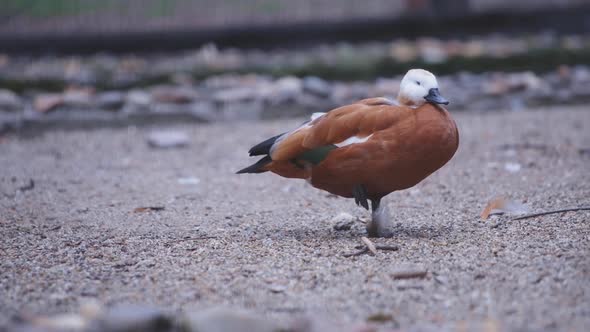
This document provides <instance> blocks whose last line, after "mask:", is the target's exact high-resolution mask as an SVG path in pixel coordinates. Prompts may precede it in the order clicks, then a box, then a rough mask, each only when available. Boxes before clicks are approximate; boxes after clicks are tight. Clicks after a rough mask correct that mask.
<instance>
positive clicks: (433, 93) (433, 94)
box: [424, 88, 449, 105]
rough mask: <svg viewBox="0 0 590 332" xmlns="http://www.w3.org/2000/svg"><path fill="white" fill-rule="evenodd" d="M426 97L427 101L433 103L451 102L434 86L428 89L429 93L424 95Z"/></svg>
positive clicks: (446, 103)
mask: <svg viewBox="0 0 590 332" xmlns="http://www.w3.org/2000/svg"><path fill="white" fill-rule="evenodd" d="M424 99H426V101H427V102H429V103H433V104H444V105H448V104H449V101H448V100H446V99H445V98H444V97H443V96H441V95H440V93H439V92H438V89H437V88H432V89H430V90H428V95H426V97H424Z"/></svg>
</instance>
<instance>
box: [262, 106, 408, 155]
mask: <svg viewBox="0 0 590 332" xmlns="http://www.w3.org/2000/svg"><path fill="white" fill-rule="evenodd" d="M405 108H406V107H405V106H399V105H397V104H396V103H395V102H393V101H390V100H389V99H386V98H370V99H364V100H361V101H359V102H356V103H354V104H351V105H347V106H343V107H339V108H336V109H334V110H332V111H330V112H328V113H325V114H323V115H321V116H318V117H316V118H315V119H314V120H312V121H310V122H308V123H305V124H304V125H302V126H301V127H299V128H297V129H295V130H293V131H291V132H289V133H286V134H284V135H282V136H281V137H279V138H277V139H276V140H275V142H274V144H273V145H272V146H271V147H270V149H269V155H270V157H271V158H272V160H273V161H296V160H303V161H307V162H311V163H312V164H317V163H319V162H320V161H321V160H323V158H325V157H326V156H327V154H328V153H329V152H330V151H331V150H333V149H337V148H343V147H346V146H349V145H352V144H360V143H364V142H366V141H367V140H368V139H370V138H371V136H372V135H373V134H374V133H376V132H377V131H379V130H383V129H386V128H389V127H391V126H392V125H393V124H394V123H395V122H396V121H398V120H399V118H400V115H402V114H403V113H404V112H402V111H403V110H404V109H405Z"/></svg>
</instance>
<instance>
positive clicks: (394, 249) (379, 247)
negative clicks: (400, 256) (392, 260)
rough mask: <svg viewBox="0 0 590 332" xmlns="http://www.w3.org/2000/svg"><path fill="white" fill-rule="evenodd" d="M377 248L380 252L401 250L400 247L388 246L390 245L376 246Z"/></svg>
mask: <svg viewBox="0 0 590 332" xmlns="http://www.w3.org/2000/svg"><path fill="white" fill-rule="evenodd" d="M375 248H377V249H378V250H388V251H397V250H399V247H398V246H388V245H380V244H378V245H376V246H375Z"/></svg>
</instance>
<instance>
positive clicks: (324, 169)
mask: <svg viewBox="0 0 590 332" xmlns="http://www.w3.org/2000/svg"><path fill="white" fill-rule="evenodd" d="M353 136H355V137H357V138H366V137H368V136H370V137H369V138H368V139H367V140H366V141H364V142H362V143H354V144H350V145H346V146H342V147H338V148H335V149H333V150H331V151H330V152H329V153H328V154H327V156H326V157H325V159H323V160H322V161H321V162H319V163H317V164H311V163H309V162H303V161H300V160H298V156H300V155H301V153H304V152H305V151H309V150H312V149H315V148H318V147H321V146H326V145H331V144H337V143H341V142H343V141H345V140H346V139H348V138H350V137H353ZM458 145H459V133H458V131H457V126H456V124H455V122H454V121H453V119H452V118H451V116H450V114H449V112H448V111H447V110H445V109H444V108H443V107H441V106H439V105H432V104H430V103H426V104H424V105H422V106H420V107H417V108H412V107H408V106H399V105H395V104H393V103H392V102H390V101H388V100H387V99H384V98H371V99H365V100H361V101H359V102H357V103H355V104H351V105H347V106H343V107H340V108H337V109H335V110H332V111H330V112H328V113H326V114H325V115H324V116H322V117H320V118H317V119H316V120H314V121H312V122H311V123H309V124H308V125H307V126H303V127H302V128H300V129H298V130H296V131H295V132H293V133H291V134H290V135H288V136H287V137H286V138H284V139H282V140H280V141H278V142H277V144H276V146H275V147H273V149H272V150H271V154H270V156H271V158H272V162H270V163H269V164H267V165H266V166H265V167H264V170H267V171H271V172H274V173H276V174H279V175H281V176H284V177H289V178H302V179H307V180H308V181H309V182H310V183H311V184H312V185H313V186H314V187H316V188H319V189H323V190H326V191H328V192H330V193H333V194H336V195H339V196H343V197H353V188H354V187H355V186H357V185H363V186H365V188H366V190H367V194H368V195H367V196H368V198H371V199H380V198H382V197H383V196H385V195H387V194H389V193H391V192H393V191H396V190H401V189H406V188H409V187H412V186H414V185H416V184H417V183H419V182H420V181H422V180H423V179H425V178H426V177H427V176H428V175H430V174H432V173H433V172H434V171H436V170H437V169H439V168H440V167H442V166H443V165H444V164H446V163H447V162H448V161H449V160H450V159H451V158H452V157H453V155H454V154H455V152H456V151H457V148H458Z"/></svg>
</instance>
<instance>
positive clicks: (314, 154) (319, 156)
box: [296, 144, 338, 165]
mask: <svg viewBox="0 0 590 332" xmlns="http://www.w3.org/2000/svg"><path fill="white" fill-rule="evenodd" d="M336 148H338V147H337V146H336V145H334V144H330V145H323V146H320V147H317V148H315V149H311V150H308V151H305V152H303V153H302V154H300V155H298V156H297V158H296V159H298V160H304V161H307V162H309V163H312V164H314V165H317V164H319V163H321V162H322V160H324V159H326V157H327V156H328V154H329V153H330V151H332V150H334V149H336Z"/></svg>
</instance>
